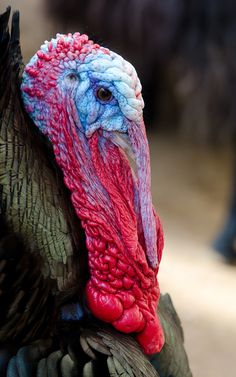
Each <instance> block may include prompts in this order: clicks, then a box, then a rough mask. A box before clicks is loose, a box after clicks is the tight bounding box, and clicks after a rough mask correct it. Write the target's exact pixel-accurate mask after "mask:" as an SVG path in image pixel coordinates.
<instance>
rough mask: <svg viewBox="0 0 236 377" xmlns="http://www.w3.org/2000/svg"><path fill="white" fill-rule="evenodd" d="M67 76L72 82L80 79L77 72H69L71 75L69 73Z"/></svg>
mask: <svg viewBox="0 0 236 377" xmlns="http://www.w3.org/2000/svg"><path fill="white" fill-rule="evenodd" d="M66 78H67V79H68V80H69V81H71V82H74V81H77V80H78V77H77V75H76V74H75V73H69V75H67V76H66Z"/></svg>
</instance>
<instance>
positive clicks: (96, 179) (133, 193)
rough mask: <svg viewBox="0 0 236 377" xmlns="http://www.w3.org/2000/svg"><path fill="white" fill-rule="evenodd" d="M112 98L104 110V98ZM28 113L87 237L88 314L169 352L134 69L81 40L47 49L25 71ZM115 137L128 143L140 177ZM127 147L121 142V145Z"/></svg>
mask: <svg viewBox="0 0 236 377" xmlns="http://www.w3.org/2000/svg"><path fill="white" fill-rule="evenodd" d="M100 88H105V89H106V90H109V93H110V94H111V96H110V98H109V99H108V100H103V99H101V98H99V96H98V91H99V89H100ZM21 89H22V93H23V100H24V104H25V108H26V110H27V111H28V113H29V114H30V116H31V117H32V119H33V121H34V123H35V124H36V125H37V126H38V127H39V129H40V130H41V131H42V132H43V133H44V134H46V135H47V136H48V138H49V139H50V141H51V143H52V145H53V148H54V153H55V157H56V161H57V163H58V165H59V166H60V168H61V169H62V171H63V174H64V182H65V184H66V186H67V187H68V188H69V190H70V191H71V200H72V203H73V205H74V208H75V210H76V213H77V215H78V217H79V218H80V220H81V223H82V226H83V228H84V230H85V234H86V244H87V250H88V259H89V270H90V274H91V276H90V279H89V281H88V282H87V286H86V299H87V304H88V307H89V309H90V310H91V312H92V313H93V314H94V315H95V316H96V317H97V318H99V319H101V320H103V321H105V322H109V323H111V324H112V325H113V326H114V327H115V328H116V329H118V330H120V331H122V332H125V333H133V332H134V333H137V340H138V342H139V343H140V345H141V346H142V348H143V350H144V352H145V353H147V354H152V353H154V352H158V351H160V350H161V348H162V346H163V342H164V337H163V332H162V328H161V325H160V322H159V319H158V317H157V314H156V307H157V303H158V300H159V296H160V291H159V286H158V281H157V272H158V266H159V262H160V260H161V253H162V248H163V234H162V229H161V225H160V221H159V218H158V216H157V215H156V214H155V211H154V209H153V207H152V200H151V187H150V184H151V183H150V160H149V150H148V144H147V139H146V133H145V127H144V124H143V119H142V108H143V100H142V96H141V85H140V83H139V80H138V78H137V75H136V72H135V70H134V68H133V67H132V66H131V65H130V64H129V63H127V62H126V61H124V60H123V59H122V58H121V57H120V56H118V55H116V54H114V53H113V52H111V51H109V50H107V49H104V48H101V47H100V46H99V45H96V44H93V42H92V41H89V40H88V38H87V37H86V36H84V35H82V36H80V35H79V33H75V34H74V35H71V34H69V35H68V36H64V35H57V38H56V39H53V40H52V41H51V42H47V43H45V44H44V45H43V46H41V50H39V51H38V53H37V54H36V55H35V56H34V57H33V58H32V60H31V61H30V63H29V64H28V66H27V67H26V69H25V73H24V75H23V83H22V87H21ZM117 133H119V135H120V136H121V139H122V136H123V137H125V138H126V139H128V140H129V146H128V149H130V151H131V150H132V153H133V154H134V158H135V161H136V167H137V177H136V176H135V174H134V173H133V172H132V169H131V167H130V164H129V161H128V159H127V157H126V155H125V153H124V152H123V150H122V148H121V146H122V145H121V144H122V143H121V141H120V139H119V138H117ZM122 140H123V139H122Z"/></svg>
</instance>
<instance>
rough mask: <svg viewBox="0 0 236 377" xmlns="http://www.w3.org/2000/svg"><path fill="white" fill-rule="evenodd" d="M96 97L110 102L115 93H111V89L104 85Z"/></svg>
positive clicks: (98, 90)
mask: <svg viewBox="0 0 236 377" xmlns="http://www.w3.org/2000/svg"><path fill="white" fill-rule="evenodd" d="M96 97H97V98H98V99H99V100H100V101H101V102H109V101H110V100H111V99H112V98H113V95H112V93H111V91H110V90H109V89H107V88H104V87H103V86H101V87H100V88H98V89H97V91H96Z"/></svg>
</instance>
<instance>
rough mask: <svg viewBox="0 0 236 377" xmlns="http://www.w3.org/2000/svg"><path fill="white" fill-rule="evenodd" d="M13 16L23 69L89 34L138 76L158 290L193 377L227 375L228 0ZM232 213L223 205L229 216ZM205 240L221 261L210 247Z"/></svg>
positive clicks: (66, 1) (120, 0) (232, 115)
mask: <svg viewBox="0 0 236 377" xmlns="http://www.w3.org/2000/svg"><path fill="white" fill-rule="evenodd" d="M0 5H1V9H0V11H3V10H4V8H5V7H6V6H7V5H11V6H12V7H13V9H19V10H20V12H21V43H22V50H23V56H24V60H25V62H27V61H28V60H29V58H30V57H31V56H32V54H33V53H34V52H35V51H36V50H37V49H38V48H39V47H40V45H41V44H42V42H43V41H44V40H45V39H50V38H51V37H53V36H54V35H55V33H56V32H58V31H59V32H64V33H65V32H68V31H80V32H86V33H88V34H89V36H90V37H91V38H93V39H94V40H96V41H98V42H99V43H100V44H102V45H104V46H107V47H111V48H112V49H114V50H115V51H116V52H119V53H120V54H121V55H123V56H124V57H125V58H126V59H128V60H129V61H131V62H132V63H133V64H134V65H135V67H136V69H137V71H138V74H139V76H140V78H141V81H142V84H143V93H144V99H145V103H146V106H145V121H146V124H147V128H148V137H149V142H150V149H151V158H152V189H153V200H154V204H155V207H156V209H157V211H158V213H159V215H160V217H161V219H162V222H163V226H164V231H165V251H164V255H163V261H162V264H161V269H160V284H161V290H162V291H163V292H169V293H170V294H171V296H172V299H173V301H174V304H175V306H176V309H177V311H178V314H179V316H180V318H181V321H182V324H183V327H184V332H185V345H186V349H187V353H188V356H189V360H190V365H191V368H192V371H193V375H194V377H213V376H214V377H222V376H225V375H228V376H233V375H235V373H236V266H235V264H236V263H235V262H236V253H235V247H236V242H235V240H236V208H235V207H236V198H235V195H236V179H235V177H236V173H235V171H236V167H235V166H236V165H235V141H236V138H235V135H236V105H235V101H236V3H235V2H234V1H233V0H116V1H114V2H112V1H109V0H50V1H46V0H31V1H27V0H15V1H11V0H7V1H6V0H1V3H0ZM230 206H231V208H230ZM213 243H214V245H215V247H216V248H217V249H218V253H217V252H216V251H215V249H214V248H213V246H212V245H213Z"/></svg>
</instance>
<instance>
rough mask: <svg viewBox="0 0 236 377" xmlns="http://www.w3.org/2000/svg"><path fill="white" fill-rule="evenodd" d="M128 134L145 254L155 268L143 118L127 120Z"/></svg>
mask: <svg viewBox="0 0 236 377" xmlns="http://www.w3.org/2000/svg"><path fill="white" fill-rule="evenodd" d="M128 136H129V141H130V144H131V148H132V152H133V155H134V160H135V163H136V169H137V178H138V193H139V205H140V213H141V220H142V228H143V234H144V239H145V246H146V256H147V260H148V262H149V264H150V266H151V267H152V268H157V267H158V257H157V229H156V220H155V216H154V212H153V207H152V194H151V168H150V154H149V146H148V141H147V136H146V131H145V126H144V122H143V120H140V121H139V122H134V121H130V122H129V125H128Z"/></svg>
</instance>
